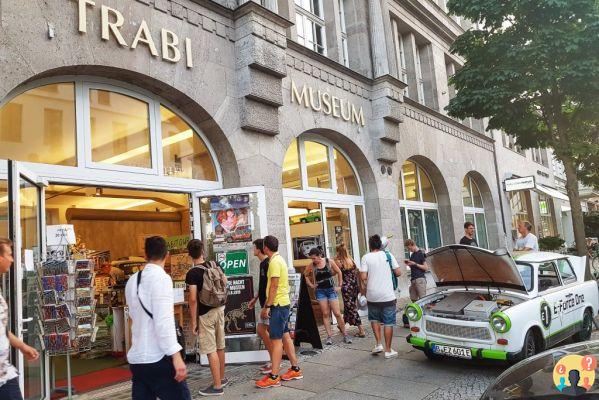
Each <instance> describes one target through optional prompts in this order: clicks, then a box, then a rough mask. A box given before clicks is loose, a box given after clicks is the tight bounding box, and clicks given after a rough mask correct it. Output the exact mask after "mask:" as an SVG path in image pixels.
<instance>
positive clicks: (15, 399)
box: [0, 377, 23, 400]
mask: <svg viewBox="0 0 599 400" xmlns="http://www.w3.org/2000/svg"><path fill="white" fill-rule="evenodd" d="M0 400H23V396H22V395H21V388H20V387H19V378H18V377H17V378H13V379H11V380H9V381H6V383H5V384H4V385H2V386H0Z"/></svg>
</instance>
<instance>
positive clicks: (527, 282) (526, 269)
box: [516, 262, 532, 292]
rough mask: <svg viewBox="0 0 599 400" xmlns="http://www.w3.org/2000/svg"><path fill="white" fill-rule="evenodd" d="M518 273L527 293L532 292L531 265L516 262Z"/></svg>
mask: <svg viewBox="0 0 599 400" xmlns="http://www.w3.org/2000/svg"><path fill="white" fill-rule="evenodd" d="M516 267H517V268H518V272H519V273H520V276H521V277H522V281H524V286H526V290H528V291H529V292H530V291H531V290H532V265H530V264H524V263H519V262H516Z"/></svg>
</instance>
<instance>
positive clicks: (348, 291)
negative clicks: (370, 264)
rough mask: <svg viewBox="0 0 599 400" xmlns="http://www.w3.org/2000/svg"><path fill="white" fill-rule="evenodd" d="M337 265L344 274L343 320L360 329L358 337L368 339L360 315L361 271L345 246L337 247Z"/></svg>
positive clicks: (342, 291) (342, 286)
mask: <svg viewBox="0 0 599 400" xmlns="http://www.w3.org/2000/svg"><path fill="white" fill-rule="evenodd" d="M335 262H336V263H337V265H339V268H340V269H341V273H342V274H343V284H342V285H341V295H342V297H343V319H344V320H345V322H347V323H348V324H349V325H351V326H357V327H358V333H357V334H356V335H355V336H356V337H360V338H363V337H366V333H365V332H364V327H363V326H362V320H361V319H360V314H358V294H360V271H359V270H358V267H357V265H356V263H355V261H354V260H353V259H352V258H351V257H350V256H349V254H348V252H347V248H346V247H345V245H344V244H341V245H339V246H337V258H336V259H335Z"/></svg>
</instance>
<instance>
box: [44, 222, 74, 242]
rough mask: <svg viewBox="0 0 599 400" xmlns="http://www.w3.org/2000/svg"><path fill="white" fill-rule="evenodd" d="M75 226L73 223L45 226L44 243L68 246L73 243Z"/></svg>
mask: <svg viewBox="0 0 599 400" xmlns="http://www.w3.org/2000/svg"><path fill="white" fill-rule="evenodd" d="M76 242H77V239H76V238H75V228H74V227H73V225H48V226H46V245H48V246H69V245H71V244H75V243H76Z"/></svg>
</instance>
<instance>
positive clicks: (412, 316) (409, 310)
mask: <svg viewBox="0 0 599 400" xmlns="http://www.w3.org/2000/svg"><path fill="white" fill-rule="evenodd" d="M406 315H407V316H408V319H409V320H410V321H414V322H416V321H418V320H419V319H420V318H422V308H420V306H419V305H418V304H416V303H412V304H410V305H408V307H406Z"/></svg>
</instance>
